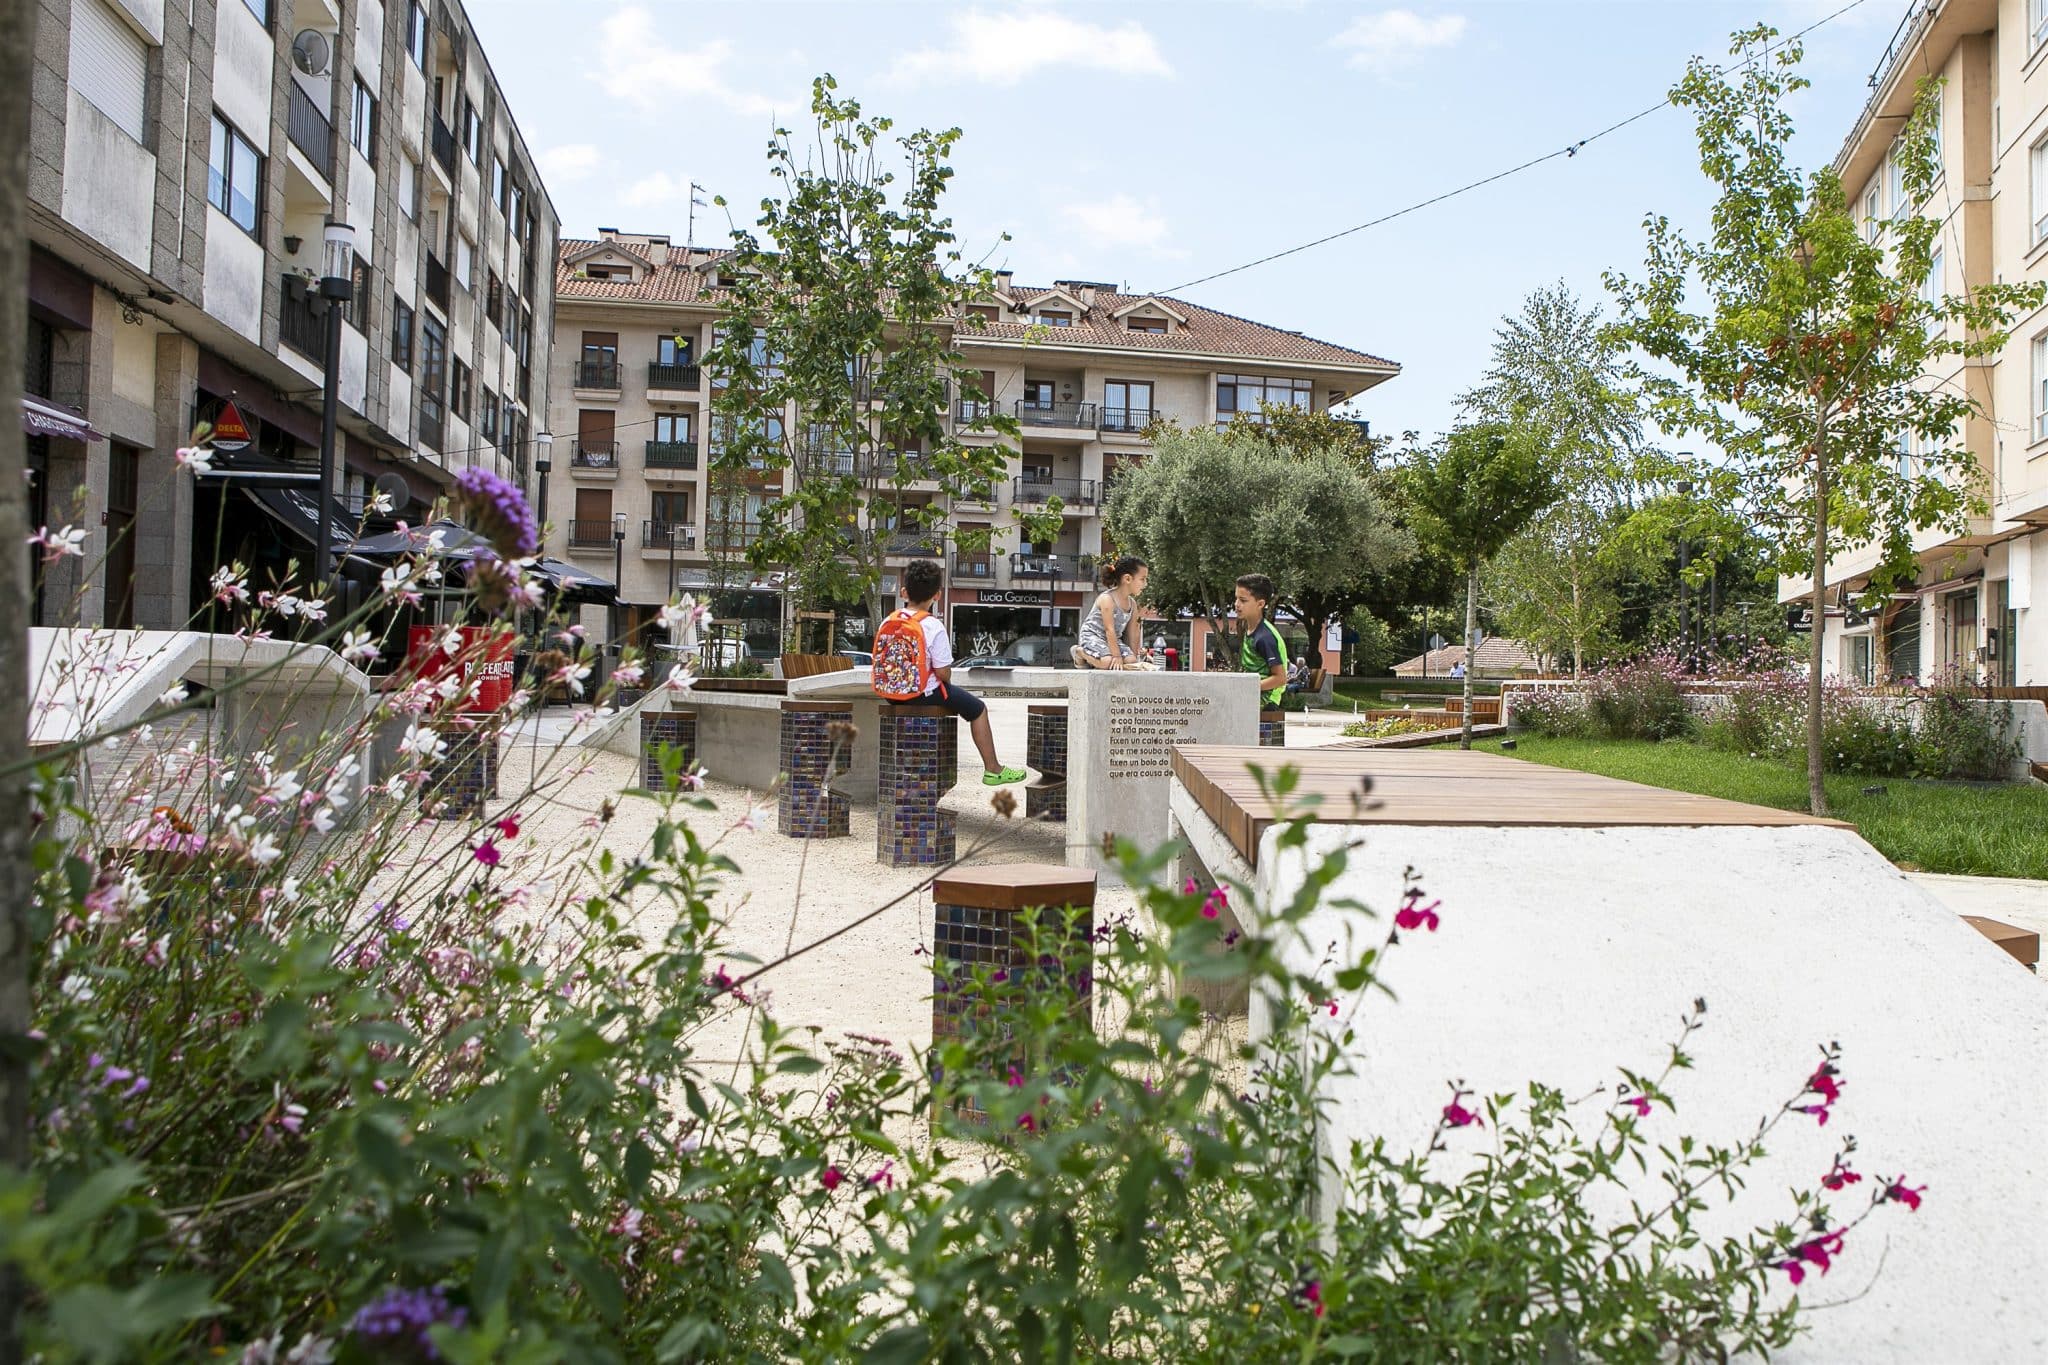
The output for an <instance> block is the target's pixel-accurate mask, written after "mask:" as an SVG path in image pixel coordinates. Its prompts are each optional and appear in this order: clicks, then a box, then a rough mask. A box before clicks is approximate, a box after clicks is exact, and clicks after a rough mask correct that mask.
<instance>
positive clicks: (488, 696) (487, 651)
mask: <svg viewBox="0 0 2048 1365" xmlns="http://www.w3.org/2000/svg"><path fill="white" fill-rule="evenodd" d="M451 629H452V630H454V631H455V632H456V633H457V634H459V635H460V636H461V637H462V645H461V651H460V654H459V655H458V658H459V660H460V663H461V667H462V681H463V682H464V683H466V684H467V683H474V684H476V688H475V692H474V694H473V695H472V696H471V697H470V699H469V700H468V701H467V702H466V703H464V705H463V707H462V709H463V710H464V711H468V712H479V711H499V710H503V709H504V707H505V704H506V703H507V702H509V701H511V700H512V688H513V672H512V670H513V662H512V643H513V637H512V636H511V635H509V634H506V633H505V632H503V631H494V630H490V629H488V628H486V627H484V626H453V627H450V626H414V627H412V629H411V630H409V631H408V632H406V639H405V667H406V671H407V672H408V673H410V674H411V675H412V676H414V677H418V678H440V677H442V676H444V675H445V674H447V673H448V672H450V671H451V670H452V669H454V668H455V666H456V664H457V659H451V658H449V657H448V655H447V653H446V652H445V651H443V650H442V648H441V645H442V642H443V640H444V638H445V637H446V636H447V635H448V633H449V631H450V630H451Z"/></svg>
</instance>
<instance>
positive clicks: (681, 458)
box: [647, 440, 697, 470]
mask: <svg viewBox="0 0 2048 1365" xmlns="http://www.w3.org/2000/svg"><path fill="white" fill-rule="evenodd" d="M647 467H648V468H649V469H677V470H688V469H695V468H696V467H697V443H696V441H694V440H689V441H649V442H648V443H647Z"/></svg>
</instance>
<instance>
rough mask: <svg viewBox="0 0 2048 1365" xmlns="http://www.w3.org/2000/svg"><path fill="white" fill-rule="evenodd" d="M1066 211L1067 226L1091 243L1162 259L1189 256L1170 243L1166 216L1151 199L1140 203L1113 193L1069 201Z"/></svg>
mask: <svg viewBox="0 0 2048 1365" xmlns="http://www.w3.org/2000/svg"><path fill="white" fill-rule="evenodd" d="M1065 212H1066V219H1067V224H1068V226H1069V227H1071V228H1072V229H1073V230H1074V232H1075V233H1077V234H1078V235H1079V236H1080V237H1081V238H1082V239H1083V240H1085V241H1086V242H1087V243H1088V244H1089V245H1091V246H1095V247H1101V248H1104V249H1108V250H1116V249H1122V250H1128V251H1141V252H1146V253H1149V254H1150V255H1152V256H1155V257H1158V258H1160V259H1162V260H1173V259H1176V258H1179V257H1182V256H1185V255H1187V252H1185V251H1183V250H1181V249H1180V248H1178V247H1174V246H1169V245H1168V244H1167V238H1166V234H1167V226H1166V215H1165V214H1163V213H1161V212H1160V211H1159V207H1158V205H1157V204H1156V203H1153V202H1151V201H1146V202H1144V203H1140V202H1139V201H1138V200H1136V199H1133V198H1132V197H1131V196H1130V195H1128V194H1113V195H1111V196H1110V197H1109V198H1107V199H1100V200H1090V201H1088V202H1087V203H1081V204H1069V205H1067V208H1066V211H1065Z"/></svg>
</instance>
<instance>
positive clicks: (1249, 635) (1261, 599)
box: [1236, 573, 1287, 706]
mask: <svg viewBox="0 0 2048 1365" xmlns="http://www.w3.org/2000/svg"><path fill="white" fill-rule="evenodd" d="M1236 598H1237V619H1238V621H1239V623H1240V624H1242V625H1243V626H1244V653H1243V656H1242V659H1241V662H1240V663H1239V667H1241V668H1243V669H1244V671H1245V672H1247V673H1258V674H1261V675H1263V676H1262V677H1261V678H1260V679H1259V704H1260V705H1262V706H1278V705H1279V704H1280V698H1281V697H1282V696H1284V695H1286V692H1287V642H1286V641H1285V640H1282V639H1281V638H1280V632H1279V631H1277V630H1275V629H1273V623H1272V622H1271V621H1268V620H1267V619H1266V606H1267V604H1268V603H1270V602H1271V601H1272V600H1273V580H1272V579H1270V578H1268V577H1266V576H1265V575H1264V574H1262V573H1248V574H1246V575H1245V576H1244V577H1242V578H1240V579H1238V580H1237V593H1236Z"/></svg>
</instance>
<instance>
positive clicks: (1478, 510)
mask: <svg viewBox="0 0 2048 1365" xmlns="http://www.w3.org/2000/svg"><path fill="white" fill-rule="evenodd" d="M1552 463H1553V461H1552V457H1551V455H1550V452H1549V450H1548V449H1547V448H1546V447H1545V446H1544V444H1543V439H1542V435H1541V433H1540V432H1538V431H1537V430H1536V429H1535V428H1533V427H1527V426H1517V425H1509V424H1506V423H1501V422H1484V423H1476V424H1474V425H1472V426H1465V427H1459V428H1458V429H1457V430H1456V431H1453V432H1451V433H1450V434H1449V435H1448V436H1445V437H1444V438H1443V439H1442V440H1440V441H1439V442H1437V443H1436V445H1434V446H1431V447H1427V448H1424V449H1421V450H1418V451H1416V452H1415V453H1414V454H1413V455H1411V456H1410V457H1409V460H1408V463H1407V465H1406V466H1404V468H1403V470H1402V486H1403V489H1404V491H1405V492H1406V494H1407V505H1408V509H1409V514H1410V516H1411V517H1412V518H1413V520H1414V524H1415V529H1416V530H1417V532H1418V533H1419V534H1420V535H1421V536H1422V537H1423V539H1424V540H1425V541H1426V542H1428V543H1430V544H1431V545H1433V546H1434V547H1435V548H1436V550H1437V551H1438V552H1439V553H1441V554H1443V555H1444V556H1446V557H1447V558H1449V559H1450V560H1451V561H1452V562H1453V563H1455V564H1456V565H1457V566H1458V567H1459V568H1460V569H1461V570H1463V572H1464V574H1465V688H1464V693H1465V707H1464V724H1463V725H1462V726H1461V727H1460V734H1459V737H1458V744H1459V747H1460V748H1465V749H1469V748H1471V747H1472V675H1473V674H1474V673H1475V672H1477V669H1475V668H1474V667H1473V664H1474V663H1475V662H1476V653H1475V647H1476V645H1477V644H1478V640H1477V638H1476V637H1477V636H1478V633H1479V575H1480V571H1481V570H1482V569H1483V568H1484V567H1485V565H1486V562H1487V561H1488V560H1490V559H1492V558H1493V557H1494V556H1495V555H1497V554H1499V553H1500V551H1501V548H1502V547H1503V546H1505V545H1506V544H1507V543H1508V542H1509V541H1511V540H1513V539H1514V538H1515V537H1516V536H1518V535H1520V534H1521V533H1522V529H1523V528H1524V527H1526V526H1527V525H1528V524H1529V522H1530V521H1531V520H1532V519H1533V518H1534V517H1535V516H1536V515H1537V514H1538V513H1539V512H1541V511H1543V509H1544V508H1546V507H1548V506H1550V505H1551V503H1553V502H1554V501H1556V499H1557V496H1558V489H1557V480H1556V478H1555V476H1554V475H1553V474H1552V472H1551V466H1552Z"/></svg>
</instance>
